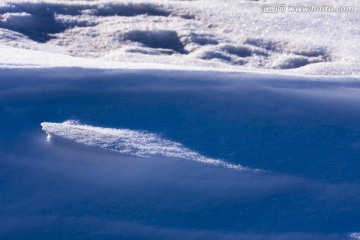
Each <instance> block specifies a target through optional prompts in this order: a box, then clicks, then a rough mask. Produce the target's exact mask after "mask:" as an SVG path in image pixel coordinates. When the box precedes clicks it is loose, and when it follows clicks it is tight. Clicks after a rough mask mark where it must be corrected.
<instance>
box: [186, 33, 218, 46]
mask: <svg viewBox="0 0 360 240" xmlns="http://www.w3.org/2000/svg"><path fill="white" fill-rule="evenodd" d="M182 41H183V43H184V44H198V45H216V44H219V41H218V40H216V39H215V37H214V35H212V34H198V33H194V32H191V33H189V34H188V35H186V36H184V37H183V38H182Z"/></svg>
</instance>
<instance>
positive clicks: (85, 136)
mask: <svg viewBox="0 0 360 240" xmlns="http://www.w3.org/2000/svg"><path fill="white" fill-rule="evenodd" d="M41 126H42V129H43V130H44V131H45V132H46V133H47V134H48V137H47V139H48V140H49V141H51V139H52V138H53V137H60V138H63V139H66V140H70V141H73V142H75V143H80V144H84V145H87V146H90V147H97V148H100V149H105V150H109V151H113V152H118V153H120V154H124V155H128V156H137V157H144V158H149V157H154V156H164V157H174V158H182V159H186V160H191V161H197V162H202V163H206V164H211V165H215V166H221V167H225V168H230V169H236V170H248V169H247V168H245V167H243V166H241V165H235V164H230V163H226V162H224V161H222V160H218V159H212V158H207V157H205V156H203V155H201V154H199V153H196V152H194V151H191V150H190V149H188V148H186V147H184V146H183V145H182V144H180V143H177V142H173V141H170V140H166V139H162V138H160V137H159V136H157V135H156V134H153V133H147V132H142V131H134V130H129V129H114V128H102V127H93V126H89V125H81V124H79V122H77V121H72V120H70V121H66V122H63V123H50V122H43V123H41Z"/></svg>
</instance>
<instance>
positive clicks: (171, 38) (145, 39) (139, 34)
mask: <svg viewBox="0 0 360 240" xmlns="http://www.w3.org/2000/svg"><path fill="white" fill-rule="evenodd" d="M123 39H124V40H127V41H132V42H138V43H141V44H143V45H144V46H147V47H150V48H162V49H171V50H173V51H175V52H178V53H182V54H183V53H186V51H185V49H184V45H183V44H182V42H181V41H180V38H179V36H178V34H177V32H176V31H172V30H153V31H140V30H134V31H129V32H127V33H125V34H124V35H123Z"/></svg>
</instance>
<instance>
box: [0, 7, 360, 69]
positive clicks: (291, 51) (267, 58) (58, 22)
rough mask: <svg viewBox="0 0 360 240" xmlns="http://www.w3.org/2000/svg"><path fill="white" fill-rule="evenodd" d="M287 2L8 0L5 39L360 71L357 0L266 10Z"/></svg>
mask: <svg viewBox="0 0 360 240" xmlns="http://www.w3.org/2000/svg"><path fill="white" fill-rule="evenodd" d="M281 3H282V2H281V1H280V0H271V1H270V2H269V1H249V0H240V1H239V0H227V1H222V0H221V1H220V0H199V1H160V0H152V1H150V0H149V1H144V0H137V1H128V0H124V1H111V0H105V1H69V0H60V1H54V0H46V1H30V0H6V1H3V3H2V4H1V5H0V16H1V17H0V28H1V31H0V36H1V38H0V44H1V45H5V46H13V47H20V48H25V49H32V50H43V51H46V52H48V51H51V52H56V53H61V54H65V55H71V56H75V57H86V58H97V59H102V60H106V61H117V62H135V63H139V62H142V63H144V62H145V63H149V62H151V63H166V64H172V65H182V66H184V65H187V66H203V67H207V68H209V67H213V68H222V69H233V70H239V69H240V70H242V71H244V70H251V71H259V72H264V71H266V72H270V73H286V74H306V75H336V76H339V75H345V76H358V75H359V72H360V70H359V67H358V66H359V64H358V62H359V60H360V59H359V56H360V53H359V48H358V41H357V39H358V37H359V34H360V32H359V31H358V30H357V27H356V26H357V25H358V24H359V16H360V15H359V14H358V8H357V5H358V2H357V0H350V1H349V0H347V1H345V0H342V1H335V0H331V1H328V0H326V1H325V0H321V1H317V2H316V3H314V2H313V1H299V0H296V1H292V2H291V4H292V5H294V6H297V5H300V6H304V5H310V6H312V5H316V6H318V5H324V4H325V5H327V6H353V7H354V11H353V12H344V13H329V12H312V13H308V12H307V13H301V12H285V13H279V14H271V13H262V11H261V9H262V6H263V5H264V4H281ZM289 5H290V3H289ZM309 36H311V37H309ZM14 39H16V41H14ZM84 43H86V44H84Z"/></svg>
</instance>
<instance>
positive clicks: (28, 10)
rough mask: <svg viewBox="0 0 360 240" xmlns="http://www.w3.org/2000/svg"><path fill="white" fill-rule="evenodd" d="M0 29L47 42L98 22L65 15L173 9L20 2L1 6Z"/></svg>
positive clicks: (130, 13)
mask: <svg viewBox="0 0 360 240" xmlns="http://www.w3.org/2000/svg"><path fill="white" fill-rule="evenodd" d="M0 14H3V16H2V18H0V28H5V29H9V30H12V31H16V32H19V33H22V34H24V35H26V36H28V37H29V38H30V39H32V40H34V41H37V42H47V41H49V40H50V39H51V38H52V37H53V36H52V34H56V33H61V32H63V31H65V30H66V29H69V28H73V27H85V26H93V25H94V23H89V22H86V21H81V20H79V19H73V20H71V21H69V20H64V19H63V18H61V17H59V16H61V15H67V16H69V15H70V16H74V17H79V16H81V15H94V16H100V17H106V16H129V17H130V16H137V15H149V16H169V15H170V12H169V11H167V10H164V9H161V8H160V7H159V6H156V5H153V4H131V3H130V4H124V3H120V4H101V5H94V4H89V5H86V4H71V5H70V4H68V5H66V4H65V5H64V4H56V3H44V2H42V3H29V2H24V3H16V4H11V5H5V6H3V7H1V8H0Z"/></svg>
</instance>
